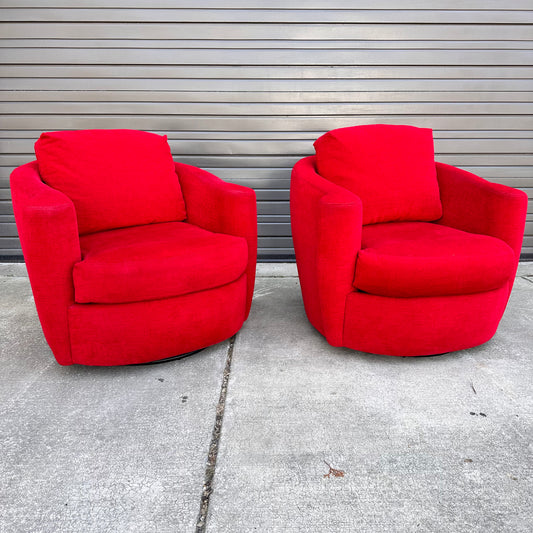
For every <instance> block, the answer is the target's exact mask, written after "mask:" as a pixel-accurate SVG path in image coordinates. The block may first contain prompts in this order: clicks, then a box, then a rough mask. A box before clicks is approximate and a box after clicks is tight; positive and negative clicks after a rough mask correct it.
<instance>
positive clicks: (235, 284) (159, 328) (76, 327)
mask: <svg viewBox="0 0 533 533" xmlns="http://www.w3.org/2000/svg"><path fill="white" fill-rule="evenodd" d="M35 150H36V155H37V161H34V162H32V163H28V164H26V165H24V166H22V167H19V168H17V169H16V170H15V171H14V172H13V173H12V175H11V189H12V196H13V206H14V212H15V219H16V222H17V227H18V230H19V236H20V241H21V244H22V250H23V252H24V257H25V260H26V265H27V269H28V274H29V277H30V282H31V285H32V289H33V294H34V297H35V303H36V306H37V311H38V314H39V318H40V321H41V325H42V328H43V331H44V334H45V337H46V339H47V341H48V343H49V345H50V347H51V349H52V351H53V353H54V355H55V357H56V359H57V361H58V363H60V364H62V365H70V364H73V363H80V364H85V365H120V364H132V363H145V362H150V361H154V360H160V359H165V358H170V357H174V356H177V355H179V354H184V353H187V352H191V351H196V350H198V349H201V348H204V347H206V346H209V345H212V344H215V343H218V342H220V341H222V340H224V339H226V338H228V337H230V336H231V335H233V334H234V333H236V332H237V331H238V330H239V329H240V327H241V326H242V324H243V322H244V320H245V319H246V318H247V316H248V313H249V311H250V305H251V301H252V293H253V287H254V280H255V266H256V254H257V217H256V201H255V193H254V192H253V190H251V189H248V188H246V187H241V186H239V185H234V184H229V183H225V182H223V181H221V180H220V179H218V178H217V177H215V176H213V175H212V174H209V173H208V172H205V171H203V170H200V169H198V168H195V167H192V166H189V165H185V164H181V163H174V161H173V160H172V156H171V154H170V148H169V146H168V143H167V140H166V137H162V136H159V135H155V134H151V133H146V132H139V131H132V130H86V131H77V132H55V133H47V134H43V135H41V138H40V139H39V141H37V143H36V145H35Z"/></svg>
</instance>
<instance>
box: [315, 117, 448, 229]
mask: <svg viewBox="0 0 533 533" xmlns="http://www.w3.org/2000/svg"><path fill="white" fill-rule="evenodd" d="M315 149H316V168H317V170H318V172H319V174H320V175H321V176H322V177H324V178H326V179H327V180H329V181H332V182H333V183H335V184H337V185H340V186H341V187H344V188H345V189H348V190H349V191H352V192H353V193H355V194H356V195H357V196H359V198H361V201H362V202H363V206H364V209H363V224H374V223H377V222H390V221H393V220H417V221H431V220H436V219H437V218H439V217H440V216H441V214H442V207H441V203H440V198H439V186H438V183H437V176H436V173H435V163H434V151H433V135H432V132H431V130H430V129H427V128H415V127H413V126H392V125H388V124H370V125H367V126H354V127H351V128H339V129H337V130H332V131H329V132H327V133H325V134H324V135H322V137H320V138H319V139H317V140H316V141H315Z"/></svg>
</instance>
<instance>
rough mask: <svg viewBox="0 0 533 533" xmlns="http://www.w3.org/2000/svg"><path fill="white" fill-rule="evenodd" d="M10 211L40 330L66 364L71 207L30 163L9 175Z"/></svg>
mask: <svg viewBox="0 0 533 533" xmlns="http://www.w3.org/2000/svg"><path fill="white" fill-rule="evenodd" d="M11 193H12V198H13V210H14V213H15V221H16V223H17V229H18V232H19V238H20V243H21V246H22V251H23V253H24V259H25V262H26V267H27V269H28V275H29V278H30V283H31V287H32V291H33V296H34V298H35V305H36V307H37V312H38V314H39V319H40V321H41V325H42V327H43V332H44V335H45V337H46V340H47V341H48V343H49V345H50V347H51V348H52V351H53V353H54V355H55V357H56V359H57V362H58V363H59V364H72V357H71V352H70V338H69V328H68V316H67V313H68V306H69V305H71V304H72V303H73V302H74V285H73V281H72V269H73V266H74V264H75V263H77V262H78V261H80V260H81V251H80V241H79V234H78V223H77V220H76V211H75V209H74V204H73V203H72V201H71V200H70V199H69V198H68V197H67V196H65V195H64V194H63V193H62V192H60V191H57V190H55V189H52V188H51V187H49V186H48V185H46V184H45V183H43V182H42V180H41V178H40V176H39V172H38V166H37V163H36V162H32V163H28V164H26V165H23V166H21V167H19V168H17V169H15V170H14V171H13V172H12V173H11Z"/></svg>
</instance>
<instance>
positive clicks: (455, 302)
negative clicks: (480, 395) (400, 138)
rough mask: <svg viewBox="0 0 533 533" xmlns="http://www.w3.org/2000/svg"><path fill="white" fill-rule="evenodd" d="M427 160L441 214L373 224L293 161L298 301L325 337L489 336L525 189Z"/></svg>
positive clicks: (360, 342)
mask: <svg viewBox="0 0 533 533" xmlns="http://www.w3.org/2000/svg"><path fill="white" fill-rule="evenodd" d="M391 131H392V130H391ZM368 153H369V152H366V151H365V152H364V153H361V154H359V155H358V157H359V158H362V159H364V158H365V157H367V156H368ZM371 153H374V152H371ZM434 165H435V168H436V173H437V180H438V186H439V191H440V201H441V203H442V216H441V218H439V219H438V220H435V221H434V222H428V221H424V219H420V220H418V221H412V222H387V223H379V224H373V225H363V221H365V209H366V202H365V200H364V199H361V198H359V197H358V196H357V195H356V194H355V193H354V192H353V190H348V189H347V188H344V187H342V186H340V185H338V184H336V183H333V182H332V181H331V180H327V179H325V178H324V177H322V176H321V175H320V174H319V173H318V172H317V170H316V157H314V156H312V157H307V158H305V159H302V160H301V161H299V162H298V163H297V164H296V165H295V167H294V169H293V172H292V180H291V224H292V234H293V240H294V249H295V253H296V262H297V265H298V274H299V277H300V284H301V288H302V296H303V301H304V306H305V310H306V313H307V316H308V318H309V321H310V322H311V323H312V324H313V326H314V327H315V328H316V329H317V330H318V331H319V332H320V333H322V334H323V335H324V336H325V337H326V339H327V341H328V342H329V343H330V344H332V345H333V346H346V347H348V348H353V349H356V350H362V351H366V352H370V353H377V354H386V355H402V356H413V355H431V354H438V353H443V352H448V351H452V350H460V349H465V348H469V347H472V346H476V345H478V344H481V343H483V342H486V341H487V340H489V339H490V338H491V337H492V336H493V335H494V333H495V331H496V328H497V327H498V323H499V321H500V319H501V316H502V314H503V312H504V310H505V306H506V303H507V300H508V297H509V294H510V290H511V288H512V284H513V281H514V275H515V272H516V267H517V264H518V258H519V254H520V247H521V242H522V238H523V232H524V224H525V214H526V209H527V196H526V195H525V194H524V193H523V192H522V191H518V190H515V189H511V188H510V187H505V186H503V185H497V184H493V183H490V182H488V181H485V180H483V179H481V178H479V177H477V176H474V175H472V174H469V173H468V172H465V171H462V170H459V169H456V168H454V167H450V166H449V165H442V164H440V163H436V164H434ZM378 181H379V180H378ZM408 190H410V185H409V186H408ZM397 212H398V211H397V210H395V211H394V213H395V215H394V217H396V213H397Z"/></svg>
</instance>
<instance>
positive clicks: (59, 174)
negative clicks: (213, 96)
mask: <svg viewBox="0 0 533 533" xmlns="http://www.w3.org/2000/svg"><path fill="white" fill-rule="evenodd" d="M35 154H36V155H37V162H38V164H39V173H40V175H41V179H42V180H43V181H44V182H45V183H46V184H48V185H50V187H53V188H54V189H57V190H59V191H61V192H62V193H64V194H66V195H67V196H68V197H69V198H70V199H71V200H72V202H73V203H74V207H75V208H76V217H77V219H78V230H79V232H80V234H82V235H83V234H86V233H93V232H96V231H102V230H107V229H115V228H123V227H127V226H138V225H141V224H152V223H154V222H168V221H171V220H183V219H184V218H185V216H186V214H185V203H184V201H183V196H182V194H181V187H180V183H179V179H178V176H177V175H176V171H175V167H174V162H173V160H172V155H171V153H170V147H169V145H168V142H167V138H166V136H161V135H155V134H154V133H147V132H145V131H135V130H81V131H56V132H52V133H43V134H42V135H41V137H40V138H39V140H38V141H37V142H36V143H35Z"/></svg>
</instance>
